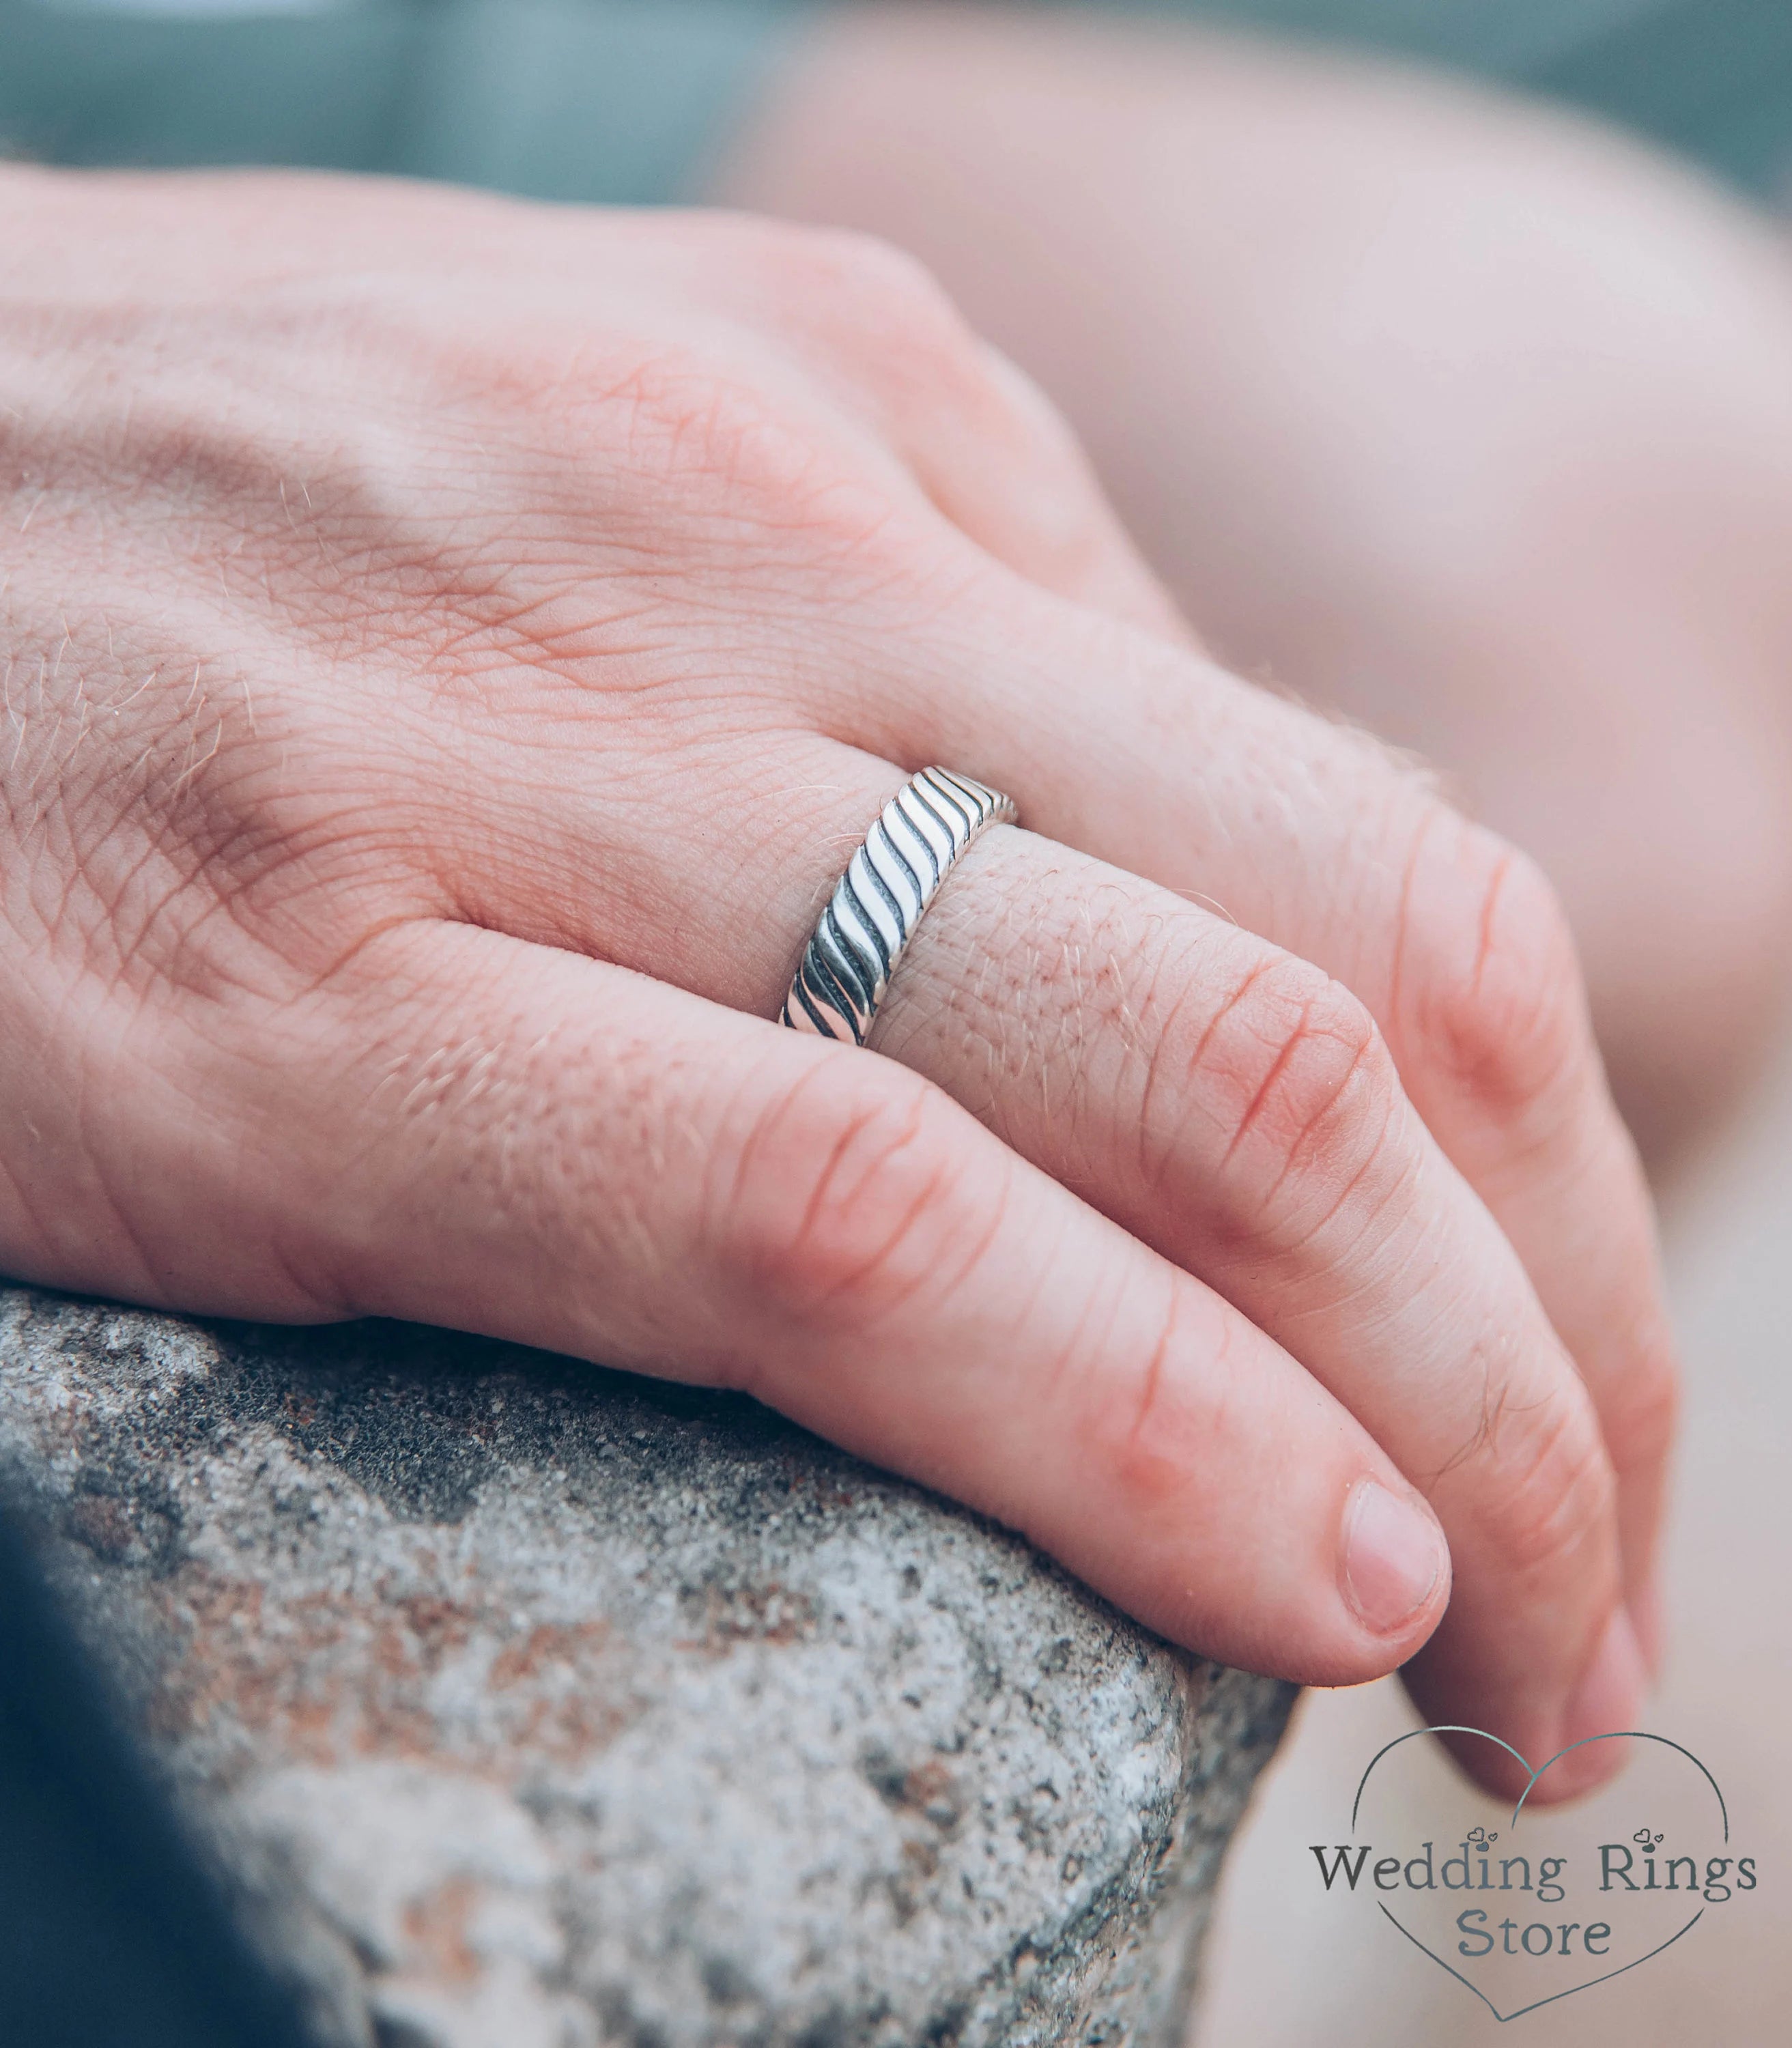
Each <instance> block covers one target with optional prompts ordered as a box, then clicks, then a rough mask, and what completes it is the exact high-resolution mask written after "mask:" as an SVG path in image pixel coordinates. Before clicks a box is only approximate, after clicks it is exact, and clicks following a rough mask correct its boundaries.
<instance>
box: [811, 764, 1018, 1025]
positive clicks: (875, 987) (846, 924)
mask: <svg viewBox="0 0 1792 2048" xmlns="http://www.w3.org/2000/svg"><path fill="white" fill-rule="evenodd" d="M1018 822H1019V816H1018V813H1017V812H1016V811H1015V809H1014V801H1013V799H1012V798H1011V797H1004V796H1003V795H1001V794H1000V793H999V792H998V791H996V790H995V789H985V788H984V786H983V784H982V783H981V782H972V779H971V778H970V777H969V776H968V775H955V774H952V772H951V770H949V769H945V768H923V769H922V770H921V773H920V774H918V775H917V776H914V777H913V778H911V779H910V781H909V782H905V783H904V784H903V785H902V788H901V789H898V791H897V792H896V793H895V795H894V797H891V798H890V801H889V802H888V803H887V804H886V805H884V807H883V815H882V816H881V817H880V818H879V820H878V821H877V823H876V824H875V825H873V826H872V827H871V830H870V832H867V834H866V835H865V844H863V846H862V847H860V848H859V851H857V852H856V853H855V855H853V856H852V860H851V865H850V866H849V867H848V869H847V871H846V872H845V874H844V875H842V876H841V877H840V881H839V883H838V884H837V886H836V888H835V890H834V893H833V896H832V898H831V899H830V901H829V902H828V907H827V909H826V910H824V911H823V912H822V913H821V921H820V923H819V924H818V925H816V928H815V932H814V935H813V937H811V938H810V940H809V944H807V945H806V946H805V948H803V957H802V964H801V966H800V967H798V968H797V973H796V978H795V979H794V980H793V981H792V983H790V993H789V995H787V996H785V999H784V1009H783V1012H782V1021H783V1022H785V1023H786V1024H788V1025H789V1026H790V1028H791V1030H793V1031H813V1032H815V1033H816V1034H818V1035H819V1036H820V1037H822V1038H848V1039H850V1040H851V1041H852V1043H853V1044H854V1045H863V1044H864V1042H865V1034H867V1032H868V1031H869V1030H871V1019H872V1018H874V1017H875V1016H876V1014H878V1005H879V1003H882V1000H883V998H884V992H885V991H886V989H887V988H888V987H889V986H890V976H892V975H893V974H894V972H896V963H897V962H898V960H900V959H901V958H902V953H903V950H904V948H906V946H907V944H908V943H909V941H910V939H911V938H913V936H914V928H915V926H916V925H918V924H919V923H920V922H921V912H922V911H923V910H925V909H926V908H927V906H928V905H929V903H931V902H933V898H935V897H936V896H937V894H939V891H940V885H941V882H944V880H945V879H946V877H947V876H948V875H949V874H950V873H951V872H952V865H953V863H954V862H956V860H957V859H958V857H959V855H960V854H961V853H963V852H964V849H965V848H967V847H968V845H969V844H971V842H972V840H974V839H975V838H976V836H977V835H978V834H979V832H982V831H983V829H984V828H985V827H986V826H988V825H993V824H1005V825H1011V824H1018Z"/></svg>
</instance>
